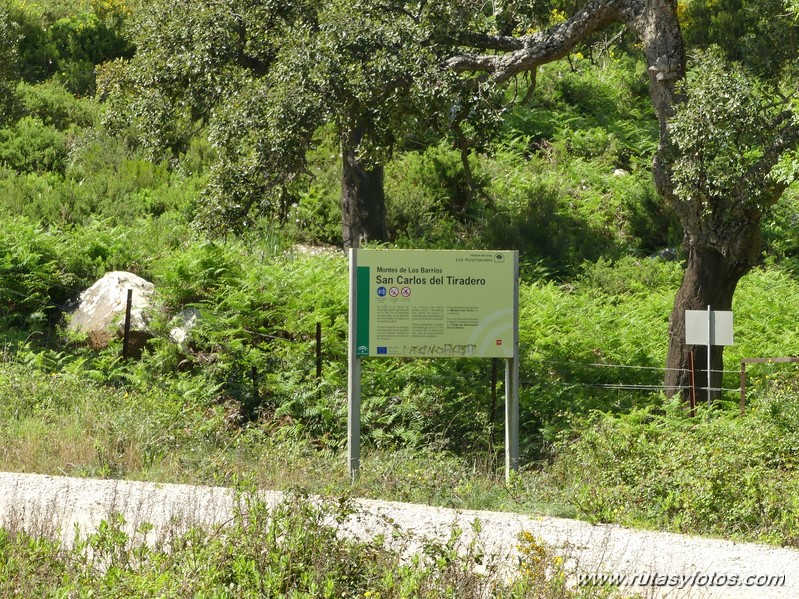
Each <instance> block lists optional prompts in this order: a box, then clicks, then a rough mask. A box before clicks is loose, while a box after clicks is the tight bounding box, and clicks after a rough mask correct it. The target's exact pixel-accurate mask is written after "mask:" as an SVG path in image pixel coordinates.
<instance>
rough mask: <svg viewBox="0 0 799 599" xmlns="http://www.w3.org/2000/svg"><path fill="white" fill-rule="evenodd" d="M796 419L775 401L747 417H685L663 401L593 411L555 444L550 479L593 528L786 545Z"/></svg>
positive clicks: (792, 511)
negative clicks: (646, 528)
mask: <svg viewBox="0 0 799 599" xmlns="http://www.w3.org/2000/svg"><path fill="white" fill-rule="evenodd" d="M797 413H798V412H797V408H796V401H795V398H792V397H788V396H782V395H781V396H777V397H773V398H772V399H768V400H764V401H761V402H758V403H757V404H756V405H755V406H754V407H753V408H750V411H749V415H748V416H747V417H746V418H741V417H739V416H737V415H736V414H735V412H734V407H733V409H732V410H728V409H720V410H717V411H713V412H710V413H707V412H705V411H704V410H702V411H700V416H699V417H697V418H691V417H690V416H688V415H686V413H685V411H684V410H683V408H682V407H681V406H677V405H671V404H668V405H667V409H666V411H665V413H658V412H654V411H652V410H649V409H643V410H634V411H632V412H631V413H630V414H628V415H625V416H618V417H613V416H607V415H601V414H597V415H595V416H594V418H593V419H592V420H591V421H589V422H588V423H586V424H585V425H582V426H580V427H579V428H580V432H579V434H577V435H574V436H573V437H571V436H566V437H565V438H564V439H563V441H562V442H561V444H560V445H559V449H558V458H557V460H556V464H555V467H554V469H553V473H554V474H553V475H554V476H563V477H564V478H565V480H564V481H563V482H564V483H566V484H565V485H564V487H565V488H568V489H569V491H568V492H567V495H568V494H572V499H571V502H572V504H573V505H574V506H575V507H576V508H577V509H578V511H579V512H580V513H581V514H582V515H584V516H585V517H588V518H591V519H593V520H596V521H613V522H619V523H623V524H627V525H640V524H641V523H647V524H648V525H650V526H656V527H658V528H665V529H669V530H674V531H679V532H699V533H703V534H715V535H723V536H725V537H728V538H730V537H732V538H748V539H752V538H755V539H761V540H768V541H771V542H777V543H780V544H793V543H795V539H796V534H797V531H798V530H799V528H798V527H797V525H799V522H797V521H796V505H798V504H799V495H797V493H796V488H797V480H796V475H795V466H796V464H795V454H796V447H797V444H798V443H799V420H797V418H796V416H797ZM570 437H571V438H570ZM574 437H576V438H574ZM567 481H568V482H567Z"/></svg>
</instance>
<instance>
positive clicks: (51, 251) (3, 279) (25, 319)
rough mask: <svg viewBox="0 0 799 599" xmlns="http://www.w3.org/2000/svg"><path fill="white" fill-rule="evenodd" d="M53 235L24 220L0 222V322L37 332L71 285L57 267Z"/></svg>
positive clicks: (56, 242)
mask: <svg viewBox="0 0 799 599" xmlns="http://www.w3.org/2000/svg"><path fill="white" fill-rule="evenodd" d="M59 246H60V244H59V243H58V240H57V238H56V236H55V235H51V234H48V233H46V232H45V231H43V230H42V229H41V228H40V227H38V226H36V225H35V224H33V223H31V222H28V221H25V220H24V219H15V220H13V221H10V222H9V221H8V220H5V219H3V221H2V227H0V257H1V258H0V259H1V260H2V263H1V264H0V322H1V323H2V325H0V326H2V327H3V328H7V327H9V326H13V325H15V326H22V327H25V328H28V327H30V330H31V331H37V330H38V331H40V332H41V330H42V328H43V326H44V325H45V324H46V321H47V316H48V313H50V312H51V311H52V309H53V308H55V304H56V303H57V302H58V301H59V300H60V301H62V302H63V300H64V299H65V295H68V294H65V293H64V290H68V289H70V285H71V284H73V283H74V279H73V278H72V276H71V274H70V273H68V272H64V270H63V269H62V268H61V265H60V264H59V262H60V259H61V256H60V249H61V248H60V247H59Z"/></svg>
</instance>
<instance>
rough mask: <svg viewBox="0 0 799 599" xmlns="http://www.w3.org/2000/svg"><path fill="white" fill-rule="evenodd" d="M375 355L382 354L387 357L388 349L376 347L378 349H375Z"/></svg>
mask: <svg viewBox="0 0 799 599" xmlns="http://www.w3.org/2000/svg"><path fill="white" fill-rule="evenodd" d="M377 353H378V354H383V355H386V356H387V355H388V348H387V347H380V346H378V347H377Z"/></svg>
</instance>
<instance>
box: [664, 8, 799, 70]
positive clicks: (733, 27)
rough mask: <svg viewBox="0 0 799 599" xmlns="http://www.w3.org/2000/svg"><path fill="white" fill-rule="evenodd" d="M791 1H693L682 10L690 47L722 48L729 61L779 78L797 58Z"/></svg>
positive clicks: (797, 32)
mask: <svg viewBox="0 0 799 599" xmlns="http://www.w3.org/2000/svg"><path fill="white" fill-rule="evenodd" d="M791 6H795V3H794V2H792V0H787V1H786V0H757V1H754V0H691V1H690V2H685V3H684V4H681V8H680V10H679V16H680V23H681V25H682V27H683V35H684V36H685V41H686V43H687V45H688V46H689V47H692V48H702V49H707V48H708V47H709V46H711V45H717V46H719V47H721V49H722V50H723V52H724V55H725V57H726V58H727V60H730V61H736V62H742V63H744V64H745V65H746V66H747V67H749V68H751V69H753V70H754V71H755V72H756V73H757V74H758V75H760V76H765V77H772V78H776V77H778V76H779V75H780V72H781V71H782V68H783V66H784V65H786V64H790V63H791V62H793V61H794V60H795V59H796V53H797V50H799V30H797V23H796V19H795V18H791V17H790V16H789V15H788V14H786V7H787V8H788V10H789V11H790V10H791Z"/></svg>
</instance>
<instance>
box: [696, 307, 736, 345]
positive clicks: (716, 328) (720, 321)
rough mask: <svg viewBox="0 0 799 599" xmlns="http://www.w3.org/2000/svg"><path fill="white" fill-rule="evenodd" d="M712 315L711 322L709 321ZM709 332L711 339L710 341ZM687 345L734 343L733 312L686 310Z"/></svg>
mask: <svg viewBox="0 0 799 599" xmlns="http://www.w3.org/2000/svg"><path fill="white" fill-rule="evenodd" d="M708 315H710V322H708ZM708 333H710V339H709V341H708ZM685 343H686V344H687V345H732V312H729V311H722V310H712V311H708V310H686V311H685Z"/></svg>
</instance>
